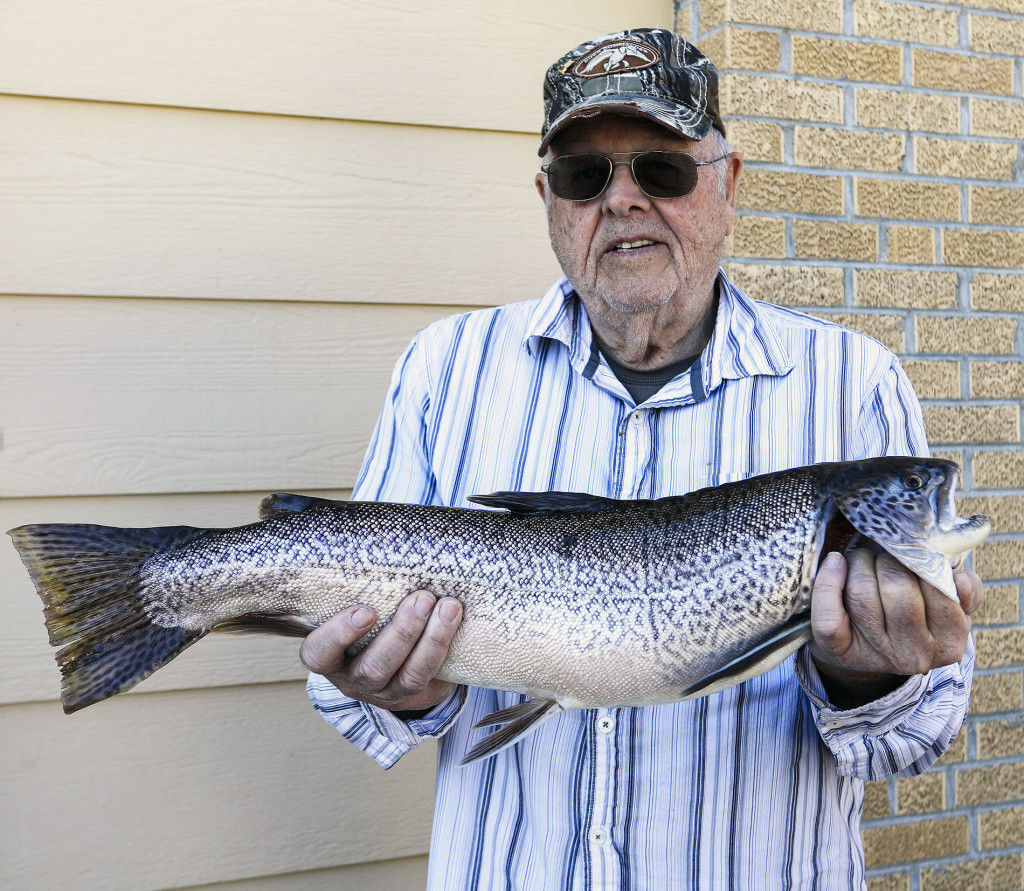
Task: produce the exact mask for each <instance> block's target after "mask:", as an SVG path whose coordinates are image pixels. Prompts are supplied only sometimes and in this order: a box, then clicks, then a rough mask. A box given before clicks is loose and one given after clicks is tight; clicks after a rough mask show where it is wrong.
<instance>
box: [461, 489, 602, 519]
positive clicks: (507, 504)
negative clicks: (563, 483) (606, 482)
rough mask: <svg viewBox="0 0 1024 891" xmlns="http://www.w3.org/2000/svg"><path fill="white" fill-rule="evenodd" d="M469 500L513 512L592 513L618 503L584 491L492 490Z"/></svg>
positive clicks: (472, 496) (471, 496) (470, 497)
mask: <svg viewBox="0 0 1024 891" xmlns="http://www.w3.org/2000/svg"><path fill="white" fill-rule="evenodd" d="M469 500H470V501H472V502H473V503H474V504H482V505H484V507H501V508H504V509H505V510H508V511H512V513H515V514H538V513H543V512H545V511H552V510H556V511H557V510H560V511H574V512H577V513H594V512H596V511H602V510H608V509H609V508H611V507H615V505H616V504H618V502H617V501H616V500H615V499H614V498H602V497H601V496H600V495H589V494H587V493H586V492H493V493H492V494H490V495H470V496H469Z"/></svg>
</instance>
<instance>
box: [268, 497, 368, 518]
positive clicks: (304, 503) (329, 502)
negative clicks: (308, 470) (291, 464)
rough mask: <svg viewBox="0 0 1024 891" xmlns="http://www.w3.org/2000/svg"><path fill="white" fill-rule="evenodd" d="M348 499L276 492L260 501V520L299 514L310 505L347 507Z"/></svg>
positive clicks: (310, 506)
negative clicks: (337, 499) (336, 499)
mask: <svg viewBox="0 0 1024 891" xmlns="http://www.w3.org/2000/svg"><path fill="white" fill-rule="evenodd" d="M349 504H350V502H348V501H335V500H334V499H331V498H317V497H316V496H315V495H292V494H291V493H289V492H277V493H275V494H273V495H268V496H267V497H266V498H264V499H263V500H262V501H261V502H260V519H261V520H282V519H287V518H288V517H292V516H294V515H295V514H301V513H302V512H303V511H304V510H309V509H310V508H312V507H347V506H348V505H349Z"/></svg>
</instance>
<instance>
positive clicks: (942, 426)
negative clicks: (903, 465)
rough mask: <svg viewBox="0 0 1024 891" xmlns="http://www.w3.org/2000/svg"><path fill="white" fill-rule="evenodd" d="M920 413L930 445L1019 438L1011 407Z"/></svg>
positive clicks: (927, 408)
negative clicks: (932, 443) (922, 414)
mask: <svg viewBox="0 0 1024 891" xmlns="http://www.w3.org/2000/svg"><path fill="white" fill-rule="evenodd" d="M922 412H923V413H924V423H925V428H926V429H927V431H928V441H929V442H970V443H988V442H993V443H1001V442H1017V441H1018V440H1019V439H1020V423H1019V415H1020V410H1019V409H1018V408H1017V407H1016V406H1013V405H994V406H991V405H957V406H952V405H926V406H924V407H923V408H922ZM978 571H979V572H981V570H980V569H979V570H978ZM982 575H984V573H982Z"/></svg>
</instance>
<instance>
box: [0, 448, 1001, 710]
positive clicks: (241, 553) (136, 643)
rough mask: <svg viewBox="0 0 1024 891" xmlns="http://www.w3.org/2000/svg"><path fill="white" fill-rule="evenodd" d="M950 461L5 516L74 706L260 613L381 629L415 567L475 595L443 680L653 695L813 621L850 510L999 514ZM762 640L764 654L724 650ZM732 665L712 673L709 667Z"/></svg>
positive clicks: (950, 526)
mask: <svg viewBox="0 0 1024 891" xmlns="http://www.w3.org/2000/svg"><path fill="white" fill-rule="evenodd" d="M956 474H957V468H956V465H955V464H952V463H950V462H946V461H939V460H935V459H917V458H906V459H897V458H880V459H873V460H870V461H863V462H855V463H843V464H819V465H812V466H810V467H804V468H795V469H792V470H786V471H781V472H778V473H773V474H768V475H765V476H761V477H754V478H751V479H748V480H744V481H741V482H736V483H729V484H726V485H723V486H718V487H715V488H710V489H703V490H700V491H698V492H694V493H691V494H688V495H683V496H679V497H671V498H662V499H658V500H655V501H615V500H611V499H604V498H599V497H596V496H587V495H577V494H568V493H499V494H497V495H494V496H488V497H483V498H480V499H479V500H480V501H481V502H483V503H485V504H487V505H488V506H494V507H502V508H507V509H503V510H477V509H468V508H447V507H437V506H421V505H395V504H386V503H372V502H347V503H343V502H327V501H323V500H320V499H306V498H303V497H302V496H272V497H271V498H270V499H268V500H267V501H266V502H265V509H264V515H265V516H266V519H264V520H263V521H261V522H259V523H255V524H252V525H249V526H243V527H238V528H234V529H222V530H216V529H195V528H192V527H171V528H170V529H151V530H123V529H111V528H108V527H96V526H77V525H39V526H24V527H20V528H19V529H16V530H12V531H11V535H12V536H13V537H14V540H15V543H16V545H17V547H18V549H19V551H20V553H21V556H22V559H23V560H24V561H25V563H26V566H27V567H28V569H29V572H30V574H31V575H32V578H33V580H34V581H35V583H36V587H37V589H38V590H39V593H40V594H41V596H42V597H43V600H44V602H45V603H46V605H47V606H46V614H47V625H48V628H49V630H50V636H51V642H52V643H54V645H57V646H61V647H62V649H61V650H60V651H59V652H58V654H57V659H58V663H59V664H60V665H61V668H62V672H63V673H64V690H63V698H64V702H65V708H66V709H67V710H69V711H73V710H75V709H76V708H81V707H84V706H85V705H88V704H90V703H92V702H96V701H99V700H100V699H103V698H106V697H107V696H110V695H113V694H114V693H117V692H120V691H121V690H124V689H127V688H128V687H130V686H132V685H133V684H134V683H136V682H137V681H138V680H141V679H142V677H145V676H146V675H148V674H149V673H151V672H152V671H154V670H156V668H159V667H160V665H162V664H165V663H166V661H169V659H170V658H173V656H174V655H176V654H177V653H178V652H180V651H181V649H183V648H184V647H185V646H188V645H190V644H191V643H193V642H194V641H196V640H198V639H199V638H201V637H202V636H203V635H205V634H206V633H207V632H208V631H210V630H212V629H216V628H218V626H220V627H224V626H228V627H230V626H232V625H237V624H240V623H241V624H245V622H246V621H252V617H253V616H254V615H255V616H256V619H255V621H263V622H264V623H265V624H266V625H267V630H287V629H286V627H285V623H286V622H287V623H290V627H291V630H292V632H293V633H294V630H295V628H296V627H297V628H298V629H299V630H300V631H302V630H309V629H311V628H313V627H315V626H316V625H317V624H319V623H321V622H323V621H324V620H325V619H327V618H328V617H329V616H331V615H334V614H335V613H337V612H338V611H340V610H342V609H345V608H346V607H348V606H351V605H353V604H356V603H366V604H369V605H371V606H373V607H374V609H375V610H376V611H377V614H378V615H379V616H380V617H381V621H380V623H378V624H377V625H376V626H375V627H374V628H373V629H372V630H371V632H370V633H369V634H368V635H367V637H366V638H364V640H363V642H362V644H363V645H365V643H366V642H368V641H369V640H370V639H372V637H373V635H374V634H376V633H377V631H378V630H379V628H380V627H381V624H383V623H384V622H386V621H387V620H388V619H389V618H390V617H391V616H392V615H393V614H394V612H395V610H396V609H397V607H398V604H399V603H400V601H401V600H402V599H403V598H404V597H405V596H406V595H407V594H408V593H409V592H410V591H412V590H415V589H417V588H426V589H429V590H431V591H433V592H434V593H435V594H436V595H437V596H439V597H443V596H452V597H457V598H458V599H459V600H460V601H462V604H463V608H464V618H463V623H462V625H461V626H460V628H459V630H458V632H457V634H456V636H455V639H454V641H453V642H452V646H451V649H450V652H449V655H448V657H447V659H446V660H445V662H444V665H443V666H442V668H441V671H440V673H439V675H438V676H439V677H440V678H441V679H443V680H448V681H452V682H455V683H464V684H472V685H477V686H483V687H492V688H497V689H504V690H512V691H517V692H521V693H526V694H528V695H530V696H533V697H537V698H539V699H544V700H551V701H553V702H555V703H557V704H558V706H559V707H560V708H577V707H598V706H609V707H610V706H623V705H645V704H653V703H663V702H672V701H677V700H679V699H682V698H687V697H688V696H689V695H703V693H706V692H710V691H711V689H719V688H720V687H721V686H727V685H729V684H732V683H737V682H738V681H739V680H742V679H743V678H744V677H749V676H751V675H752V674H756V673H759V672H760V671H764V670H767V669H768V668H770V667H772V666H773V665H775V664H778V662H780V661H781V660H782V659H784V658H785V657H786V656H787V655H788V654H789V653H791V652H793V651H794V650H795V649H796V648H797V647H798V646H799V645H800V644H801V643H802V642H803V641H804V640H806V634H805V635H803V636H801V635H800V634H796V635H794V634H789V635H788V636H786V638H785V640H786V642H785V645H783V644H782V643H781V642H780V643H779V644H778V645H776V644H775V643H773V641H774V638H773V635H775V634H777V633H778V632H779V630H780V629H783V628H786V627H789V626H791V624H792V623H793V621H794V618H799V617H801V616H806V613H807V610H808V607H809V601H810V593H811V587H812V584H813V579H814V574H815V571H816V569H817V565H818V562H819V558H820V554H821V550H822V548H823V546H824V545H825V543H826V538H827V534H829V530H830V528H831V527H832V526H833V525H834V524H833V523H832V522H831V521H833V520H834V519H836V518H838V517H839V511H846V513H847V514H848V515H852V516H847V519H849V521H850V522H851V523H853V524H854V526H857V527H858V528H859V531H860V532H861V533H862V534H864V535H871V536H872V538H874V540H875V541H876V542H877V543H878V544H880V545H881V546H882V547H889V546H898V545H900V544H901V543H902V544H908V543H909V545H910V546H912V547H913V548H918V549H921V550H925V551H927V550H928V542H929V540H930V537H934V536H935V535H936V534H938V533H941V534H942V535H943V536H945V539H944V540H947V539H948V540H953V541H954V543H955V542H957V541H960V543H961V544H964V545H965V546H964V548H962V549H964V550H966V549H967V548H969V547H973V546H974V545H975V544H976V543H977V541H978V540H980V539H979V538H978V536H979V535H980V537H981V538H984V533H986V532H987V521H984V518H972V520H971V521H961V520H959V519H957V518H956V515H955V509H954V508H953V507H952V493H953V488H954V486H955V482H956ZM843 505H845V507H843ZM837 509H838V510H837ZM878 512H882V513H883V514H887V513H892V512H895V513H897V514H899V516H898V518H896V519H893V517H892V516H888V515H884V516H876V514H877V513H878ZM855 518H856V519H855ZM975 521H977V522H975ZM982 521H984V522H982ZM956 523H960V524H961V526H957V525H956ZM969 523H974V526H971V527H970V529H967V531H964V530H965V529H966V527H965V526H964V525H963V524H969ZM943 524H944V525H943ZM860 527H864V528H860ZM868 527H870V528H871V532H868V531H866V530H867V528H868ZM872 533H873V534H872ZM894 535H896V536H898V538H899V540H898V541H897V540H895V539H893V542H892V543H890V542H889V540H888V539H892V538H893V536H894ZM947 550H948V546H947ZM947 563H948V561H947ZM954 595H955V591H954ZM247 617H248V618H247ZM765 641H768V642H769V643H768V645H767V647H766V652H767V655H766V656H765V658H759V659H758V660H757V661H756V664H753V667H751V666H750V665H743V666H742V667H741V668H737V669H735V670H732V669H730V668H729V666H730V665H731V664H732V663H734V662H735V660H737V659H741V658H742V657H743V656H744V654H746V653H749V652H750V651H751V650H752V649H753V648H756V647H757V646H758V645H759V644H762V645H763V644H764V642H765ZM140 646H141V647H144V648H145V650H146V652H145V653H143V654H141V655H140V653H139V651H138V650H139V647H140ZM168 654H169V655H168ZM147 659H148V660H149V661H148V662H147ZM723 671H724V674H722V673H723ZM716 673H718V674H720V675H721V676H722V680H721V681H720V682H719V683H718V685H717V686H714V687H707V686H706V685H705V686H701V682H702V680H703V679H706V678H708V677H714V676H716ZM694 688H699V693H688V692H687V691H689V690H693V689H694Z"/></svg>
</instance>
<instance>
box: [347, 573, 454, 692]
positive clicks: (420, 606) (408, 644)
mask: <svg viewBox="0 0 1024 891" xmlns="http://www.w3.org/2000/svg"><path fill="white" fill-rule="evenodd" d="M435 600H436V598H435V597H434V595H433V594H431V593H430V592H429V591H413V593H412V594H410V595H409V596H408V597H406V598H405V600H403V601H402V602H401V603H400V604H399V606H398V609H397V610H396V611H395V614H394V616H392V617H391V619H390V621H389V622H388V623H387V624H386V625H385V626H384V627H383V628H381V630H380V632H379V633H378V634H377V636H376V637H375V638H374V639H373V641H372V642H371V643H370V644H369V646H367V647H366V649H365V650H363V651H362V652H361V653H360V654H359V655H358V656H355V657H353V659H352V660H351V662H350V663H349V665H348V668H347V669H346V674H347V675H348V678H349V682H350V683H351V684H352V686H353V687H355V688H356V689H357V690H360V691H362V692H366V693H379V692H380V691H381V690H383V689H384V688H385V687H387V686H388V684H390V683H391V680H392V678H394V676H395V675H396V674H397V673H398V671H399V669H401V667H402V665H403V664H404V663H405V660H406V659H408V658H409V654H410V653H411V652H412V651H413V648H414V647H415V646H416V643H417V641H419V639H420V635H421V634H422V633H423V629H424V628H425V627H426V625H427V620H428V619H429V618H430V614H431V612H432V611H433V609H434V602H435Z"/></svg>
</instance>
